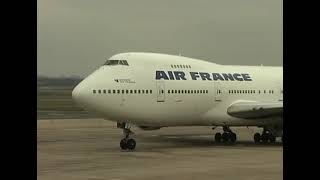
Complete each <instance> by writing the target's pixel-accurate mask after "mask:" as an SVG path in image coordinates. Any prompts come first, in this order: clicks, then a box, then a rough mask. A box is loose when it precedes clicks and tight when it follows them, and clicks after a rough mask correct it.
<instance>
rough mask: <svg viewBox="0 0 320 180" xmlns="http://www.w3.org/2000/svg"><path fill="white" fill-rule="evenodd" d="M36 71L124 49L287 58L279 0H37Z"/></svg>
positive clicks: (215, 57) (73, 68) (86, 62)
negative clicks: (283, 46)
mask: <svg viewBox="0 0 320 180" xmlns="http://www.w3.org/2000/svg"><path fill="white" fill-rule="evenodd" d="M37 11H38V12H37V13H38V20H37V21H38V23H37V30H38V32H37V42H38V45H37V46H38V48H37V50H38V52H37V62H38V63H37V65H38V75H46V76H69V75H79V76H86V75H88V74H89V73H91V72H92V71H94V70H95V69H96V68H97V67H99V66H100V65H101V64H103V63H104V61H105V58H109V57H110V56H112V55H113V54H116V53H121V52H133V51H139V52H140V51H142V52H158V53H167V54H179V53H181V54H182V55H183V56H187V57H194V58H199V59H204V60H208V61H212V62H215V63H218V64H237V65H260V64H264V65H272V66H282V57H283V56H282V50H283V48H282V25H283V23H282V0H38V10H37Z"/></svg>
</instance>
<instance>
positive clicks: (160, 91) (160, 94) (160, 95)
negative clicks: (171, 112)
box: [156, 81, 165, 102]
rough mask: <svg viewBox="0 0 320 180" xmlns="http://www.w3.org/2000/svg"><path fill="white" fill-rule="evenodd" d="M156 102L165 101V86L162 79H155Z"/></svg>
mask: <svg viewBox="0 0 320 180" xmlns="http://www.w3.org/2000/svg"><path fill="white" fill-rule="evenodd" d="M156 83H157V102H164V101H165V86H164V81H157V82H156Z"/></svg>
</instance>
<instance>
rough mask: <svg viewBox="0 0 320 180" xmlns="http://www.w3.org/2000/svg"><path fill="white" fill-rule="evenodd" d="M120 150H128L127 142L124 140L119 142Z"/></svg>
mask: <svg viewBox="0 0 320 180" xmlns="http://www.w3.org/2000/svg"><path fill="white" fill-rule="evenodd" d="M120 148H121V149H123V150H125V149H127V148H128V147H127V140H126V139H122V140H121V141H120Z"/></svg>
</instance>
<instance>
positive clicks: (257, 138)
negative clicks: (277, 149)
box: [253, 128, 276, 143]
mask: <svg viewBox="0 0 320 180" xmlns="http://www.w3.org/2000/svg"><path fill="white" fill-rule="evenodd" d="M253 139H254V142H255V143H260V142H262V143H274V142H276V136H275V135H273V133H272V132H271V131H270V130H268V129H266V128H263V132H262V134H261V135H260V133H255V134H254V136H253Z"/></svg>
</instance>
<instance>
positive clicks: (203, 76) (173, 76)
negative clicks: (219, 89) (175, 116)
mask: <svg viewBox="0 0 320 180" xmlns="http://www.w3.org/2000/svg"><path fill="white" fill-rule="evenodd" d="M189 73H190V77H191V79H192V80H203V81H219V80H220V81H252V79H251V77H250V75H249V74H244V73H206V72H189ZM161 79H163V80H187V78H186V74H185V72H183V71H167V72H165V71H156V80H161Z"/></svg>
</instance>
